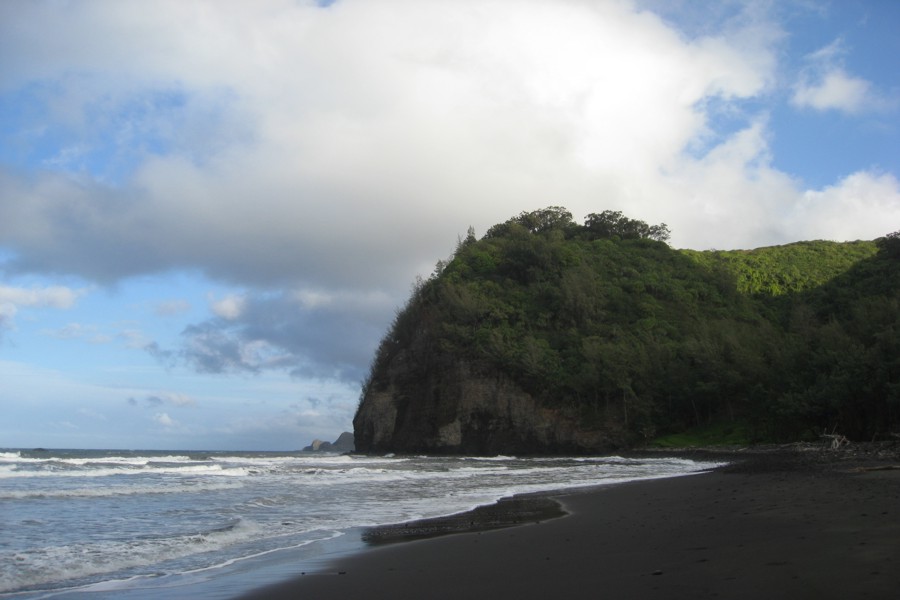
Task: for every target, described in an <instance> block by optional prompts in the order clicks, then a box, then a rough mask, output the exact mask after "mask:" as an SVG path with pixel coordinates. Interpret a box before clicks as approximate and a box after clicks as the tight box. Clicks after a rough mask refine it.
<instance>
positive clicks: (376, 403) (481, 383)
mask: <svg viewBox="0 0 900 600" xmlns="http://www.w3.org/2000/svg"><path fill="white" fill-rule="evenodd" d="M398 362H399V363H402V362H403V361H402V359H400V360H399V361H398ZM402 370H403V369H402V367H398V368H396V370H393V371H390V372H388V373H387V378H388V382H387V385H385V386H384V387H381V388H379V389H373V390H371V391H369V392H368V393H367V394H366V395H365V396H364V398H363V401H362V403H361V404H360V408H359V411H358V412H357V414H356V418H355V419H354V421H353V428H354V431H355V438H356V445H357V450H358V451H360V452H370V453H380V452H402V453H418V452H422V453H428V454H448V453H449V454H468V455H496V454H517V455H524V454H559V453H575V454H581V453H589V452H602V451H605V450H609V449H610V448H612V447H615V446H617V445H619V443H620V442H621V440H619V439H618V438H617V437H616V436H614V435H612V434H611V433H610V432H609V431H604V430H601V429H585V428H584V427H583V426H582V425H581V424H580V423H579V419H578V414H577V411H574V410H565V409H561V408H550V407H546V406H543V405H542V403H541V402H540V401H538V400H537V399H535V398H534V397H533V396H531V395H530V394H528V393H527V392H525V391H523V390H522V389H521V388H519V387H518V386H517V385H515V384H514V383H513V382H511V381H510V380H508V379H506V378H505V377H503V376H501V375H498V374H496V373H494V374H490V375H488V374H482V373H478V372H477V371H476V370H473V368H472V367H471V366H470V365H468V364H466V363H464V362H458V363H455V364H453V365H447V366H445V367H444V368H443V369H440V370H435V371H433V372H431V373H429V374H426V376H425V377H423V378H421V379H419V380H418V381H417V382H415V383H413V384H410V382H409V380H407V379H406V378H405V377H404V375H405V374H404V373H403V372H402Z"/></svg>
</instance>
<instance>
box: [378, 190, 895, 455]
mask: <svg viewBox="0 0 900 600" xmlns="http://www.w3.org/2000/svg"><path fill="white" fill-rule="evenodd" d="M668 235H669V232H668V228H667V227H666V226H665V225H657V226H648V225H647V224H645V223H643V222H641V221H637V220H632V219H629V218H627V217H625V216H623V215H622V214H621V213H617V212H611V211H606V212H603V213H600V214H593V215H589V216H588V218H587V219H586V221H585V224H584V225H578V224H576V223H575V222H574V221H573V220H572V217H571V215H570V213H568V211H566V210H565V209H563V208H559V207H550V208H547V209H544V210H540V211H535V212H530V213H522V214H521V215H519V216H517V217H514V218H512V219H510V220H509V221H507V222H505V223H502V224H499V225H496V226H494V227H492V228H491V229H490V230H489V231H488V232H487V234H486V235H485V236H484V237H483V238H481V239H476V238H475V236H474V235H473V233H472V232H471V231H470V234H469V236H468V237H467V238H466V239H465V240H462V241H460V243H459V245H458V248H457V249H456V252H455V253H454V255H453V256H452V257H451V258H450V259H449V260H448V261H446V262H441V263H439V264H438V267H437V269H436V270H435V273H434V274H433V275H432V276H431V277H430V278H429V279H427V280H425V281H422V282H420V284H419V285H417V286H416V289H415V290H414V292H413V294H412V296H411V298H410V299H409V301H408V303H407V305H406V307H404V309H403V310H401V311H400V312H399V313H398V314H397V317H396V319H395V322H394V323H393V325H392V327H391V330H390V331H389V332H388V334H387V335H386V336H385V338H384V340H383V341H382V344H381V346H380V347H379V350H378V353H377V355H376V357H375V359H374V361H373V364H372V369H371V373H370V376H369V378H368V380H367V381H366V382H365V385H364V390H363V402H365V397H366V394H367V392H369V391H372V390H375V389H381V388H384V387H385V386H386V385H387V375H386V374H387V373H388V372H389V371H390V370H391V364H392V361H393V360H394V359H395V358H396V357H398V356H400V354H401V351H402V350H403V349H404V348H408V347H409V346H410V343H411V341H412V339H413V338H414V337H415V336H419V341H418V342H417V345H416V348H423V347H427V348H428V350H427V352H421V351H420V352H418V354H416V355H415V356H414V357H413V358H412V359H410V355H409V353H403V357H404V358H403V360H405V361H410V360H413V361H418V362H420V364H419V365H418V367H420V369H440V368H441V366H442V365H448V364H450V363H452V362H454V361H460V360H463V361H466V363H467V364H472V365H476V366H477V368H478V370H479V371H480V372H482V373H484V372H487V373H490V372H494V373H497V374H498V375H502V376H503V377H506V378H509V379H511V380H513V381H515V382H516V383H517V384H518V385H519V386H520V387H521V388H522V389H524V390H526V391H527V392H528V393H529V394H531V395H532V396H534V397H536V398H539V399H540V400H541V402H543V403H544V404H545V405H547V406H558V407H565V408H566V409H573V408H574V409H577V412H578V414H579V415H580V419H581V422H582V423H583V426H584V427H585V428H589V429H590V428H593V429H596V428H603V429H604V430H606V431H609V432H610V436H611V437H612V438H613V439H615V440H619V441H620V443H624V444H628V443H635V442H639V441H641V440H646V439H650V438H653V437H655V436H658V435H663V434H667V433H672V432H679V431H684V430H686V429H690V428H696V427H702V426H708V425H710V424H713V423H721V422H733V423H737V424H740V425H741V429H742V430H744V431H747V432H748V434H749V435H750V436H751V437H753V438H755V439H797V438H800V437H804V436H813V435H816V434H817V433H821V432H822V430H823V429H828V430H829V431H831V430H833V429H835V428H837V430H838V431H839V432H841V433H843V434H844V435H848V436H851V437H853V438H855V439H870V438H872V437H877V436H886V435H888V433H889V432H891V431H900V306H898V298H900V268H898V260H900V259H898V255H900V252H898V251H897V246H898V245H900V239H898V237H897V236H896V234H893V235H892V236H888V237H885V238H881V239H880V240H876V241H874V242H851V243H834V242H824V241H814V242H799V243H796V244H789V245H785V246H777V247H771V248H760V249H757V250H750V251H709V252H697V251H693V250H675V249H672V248H670V247H669V246H668V245H667V244H666V240H667V239H668ZM423 336H424V337H425V338H426V339H427V341H428V343H427V344H422V343H421V338H422V337H423ZM425 354H427V356H426V355H425ZM415 366H416V365H412V367H415ZM412 367H411V368H410V370H409V372H410V373H414V372H416V369H415V368H412ZM394 371H396V367H395V368H394ZM412 401H414V399H413V400H412Z"/></svg>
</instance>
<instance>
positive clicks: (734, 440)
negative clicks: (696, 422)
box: [647, 422, 758, 448]
mask: <svg viewBox="0 0 900 600" xmlns="http://www.w3.org/2000/svg"><path fill="white" fill-rule="evenodd" d="M753 441H754V440H753V438H752V437H751V436H750V432H749V430H748V428H747V427H746V426H745V425H743V424H741V423H733V422H728V423H715V424H712V425H707V426H705V427H695V428H693V429H688V430H686V431H680V432H678V433H670V434H668V435H663V436H660V437H658V438H654V439H653V440H650V442H648V443H647V446H649V447H651V448H699V447H708V446H733V445H745V444H751V443H753ZM757 441H758V440H757Z"/></svg>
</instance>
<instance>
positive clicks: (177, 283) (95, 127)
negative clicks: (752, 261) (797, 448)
mask: <svg viewBox="0 0 900 600" xmlns="http://www.w3.org/2000/svg"><path fill="white" fill-rule="evenodd" d="M898 30H900V3H898V2H895V1H893V0H868V1H863V0H839V1H838V0H835V1H825V0H822V1H816V0H795V1H784V2H765V1H755V2H740V1H724V2H698V1H693V0H681V1H679V0H645V1H638V0H635V1H627V0H622V1H601V0H596V1H594V0H497V1H483V0H478V1H476V0H425V1H422V0H415V1H413V0H337V1H336V2H325V3H322V2H314V1H309V2H304V1H302V0H260V1H254V2H218V1H212V0H210V1H201V0H177V1H176V0H171V1H164V0H161V1H159V2H152V3H148V2H145V1H142V0H141V1H132V0H116V1H112V0H108V1H72V2H58V1H49V0H48V1H40V0H7V1H6V2H3V3H0V56H2V57H3V59H2V68H0V407H2V408H0V414H2V418H0V447H4V446H5V447H33V446H43V447H94V448H97V447H104V448H145V449H153V448H166V449H270V450H290V449H297V448H300V447H302V446H304V445H306V444H308V443H309V442H310V441H311V440H312V439H313V438H322V439H334V438H336V437H337V435H338V434H339V433H340V432H341V431H344V430H349V429H350V428H351V419H352V416H353V412H354V410H355V408H356V404H357V402H358V395H359V382H360V381H361V380H362V378H363V377H364V376H365V373H366V371H367V369H368V364H369V360H370V358H371V356H372V354H373V352H374V349H375V346H376V345H377V342H378V340H379V339H380V337H381V335H382V334H383V332H384V331H385V329H386V328H387V326H388V325H389V323H390V321H391V319H392V317H393V315H394V312H395V310H396V309H397V307H398V306H400V305H402V304H403V302H404V300H405V298H406V296H407V295H408V293H409V289H410V285H411V284H412V282H413V281H414V279H415V278H416V276H418V275H421V276H427V275H428V274H429V273H430V272H431V270H432V269H433V266H434V264H435V263H436V262H437V261H438V260H440V259H444V258H446V257H447V256H448V255H449V254H450V253H451V252H452V250H453V248H454V247H455V244H456V241H457V238H458V236H462V235H465V232H466V230H467V228H468V227H469V226H470V225H471V226H473V227H474V228H475V230H476V233H477V234H478V235H480V234H482V233H483V232H484V231H485V230H486V229H487V228H488V227H490V226H491V225H493V224H495V223H497V222H501V221H503V220H505V219H507V218H509V217H510V216H512V215H515V214H518V213H519V212H521V211H523V210H533V209H536V208H541V207H544V206H548V205H563V206H566V207H567V208H569V210H571V211H572V212H573V214H574V215H575V217H576V218H577V219H580V218H582V217H583V216H584V215H586V214H588V213H591V212H598V211H602V210H605V209H614V210H621V211H623V212H624V213H625V214H627V215H629V216H630V217H632V218H639V219H643V220H646V221H648V222H652V223H658V222H665V223H667V224H668V225H669V227H670V229H671V230H672V232H673V236H672V244H673V245H674V246H677V247H690V248H698V249H707V248H723V249H724V248H750V247H758V246H763V245H771V244H779V243H787V242H792V241H797V240H801V239H833V240H850V239H874V238H876V237H879V236H881V235H884V234H886V233H889V232H891V231H895V230H898V229H900V183H898V173H900V162H898V161H900V144H898V139H900V68H898V67H900V65H898V58H897V57H898V56H900V41H898V36H897V35H896V32H897V31H898Z"/></svg>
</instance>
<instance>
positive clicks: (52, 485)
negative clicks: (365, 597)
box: [0, 449, 716, 600]
mask: <svg viewBox="0 0 900 600" xmlns="http://www.w3.org/2000/svg"><path fill="white" fill-rule="evenodd" d="M714 466H716V465H715V464H712V463H702V462H695V461H691V460H685V459H677V458H652V459H633V458H623V457H617V456H599V457H572V458H516V457H507V456H497V457H493V458H480V457H478V458H476V457H428V456H414V457H411V456H404V457H398V456H391V455H388V456H383V457H365V456H339V455H327V454H314V453H302V452H293V453H278V452H194V451H191V452H182V451H133V450H129V451H124V450H17V449H4V450H0V598H2V599H5V598H16V599H37V598H56V599H58V600H61V599H67V598H69V599H75V598H84V597H86V596H89V597H90V598H92V599H93V598H101V599H102V598H116V599H120V598H123V599H126V600H139V599H149V598H159V597H166V598H193V599H201V600H202V599H213V598H231V597H234V596H235V595H237V594H240V593H243V592H247V591H249V590H251V589H254V588H257V587H260V586H262V585H266V584H268V583H273V582H276V581H278V580H279V579H286V578H288V577H291V576H294V575H299V574H300V572H301V571H304V570H307V571H312V570H315V569H316V568H320V567H321V566H322V565H323V564H324V563H325V562H326V561H327V560H328V559H330V558H334V557H335V556H337V555H340V554H341V553H346V552H352V551H355V550H359V549H361V548H362V547H363V542H362V541H361V534H362V532H363V531H364V530H365V528H367V527H373V526H378V525H386V524H391V523H400V522H404V521H410V520H416V519H422V518H429V517H438V516H445V515H451V514H456V513H460V512H464V511H467V510H471V509H473V508H475V507H477V506H482V505H487V504H491V503H494V502H496V501H498V500H499V499H501V498H505V497H509V496H512V495H515V494H523V493H531V492H542V491H550V490H560V489H568V488H576V487H585V486H596V485H605V484H612V483H617V482H624V481H631V480H635V479H648V478H660V477H673V476H679V475H686V474H689V473H694V472H697V471H701V470H706V469H709V468H712V467H714Z"/></svg>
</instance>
